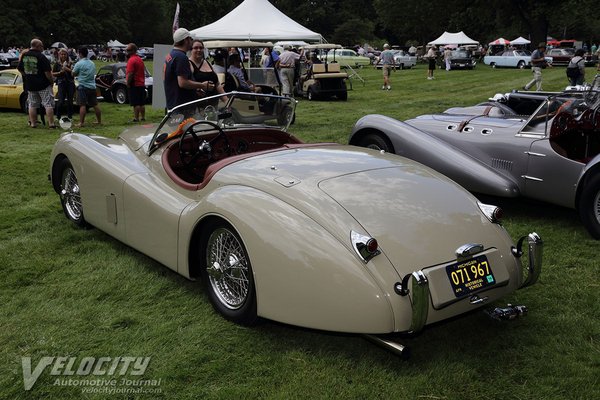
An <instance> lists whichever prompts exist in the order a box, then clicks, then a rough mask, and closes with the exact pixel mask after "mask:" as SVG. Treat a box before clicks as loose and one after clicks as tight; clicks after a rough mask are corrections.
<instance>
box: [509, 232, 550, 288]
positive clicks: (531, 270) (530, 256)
mask: <svg viewBox="0 0 600 400" xmlns="http://www.w3.org/2000/svg"><path fill="white" fill-rule="evenodd" d="M525 239H527V265H523V266H522V267H523V280H522V283H521V286H519V289H521V288H524V287H527V286H531V285H533V284H534V283H535V282H537V280H538V278H539V276H540V273H541V272H542V254H543V247H544V242H543V240H542V238H541V237H540V235H538V234H537V233H535V232H533V233H530V234H529V235H527V236H523V237H522V238H520V239H519V241H518V242H517V247H516V248H513V254H514V256H515V257H517V258H520V257H521V256H522V255H523V243H524V241H525Z"/></svg>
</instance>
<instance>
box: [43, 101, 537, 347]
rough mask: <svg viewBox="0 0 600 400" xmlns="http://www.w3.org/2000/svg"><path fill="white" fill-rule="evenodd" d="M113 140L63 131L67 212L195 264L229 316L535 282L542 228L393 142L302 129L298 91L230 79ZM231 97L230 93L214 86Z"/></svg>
mask: <svg viewBox="0 0 600 400" xmlns="http://www.w3.org/2000/svg"><path fill="white" fill-rule="evenodd" d="M226 96H227V97H224V96H223V97H221V98H219V97H211V98H207V99H203V100H199V101H196V102H192V103H188V104H185V105H182V106H179V107H177V108H175V109H173V110H171V111H170V112H168V114H167V115H166V116H165V117H164V119H163V120H162V122H161V123H160V124H159V125H158V126H136V127H133V128H130V129H127V130H125V131H124V132H123V133H122V134H121V135H120V136H119V137H118V138H117V139H108V138H104V137H99V136H93V135H84V134H79V133H72V132H71V133H64V134H63V135H62V136H61V137H60V139H59V140H58V141H57V143H56V145H55V146H54V150H53V152H52V158H51V165H50V174H51V175H50V179H51V182H52V185H53V187H54V189H55V190H56V192H57V193H58V194H59V196H60V200H61V203H62V207H63V209H64V212H65V214H66V216H67V217H68V218H69V219H70V220H72V221H73V222H74V223H76V224H78V225H85V224H90V225H92V226H94V227H96V228H98V229H100V230H102V231H104V232H106V233H108V234H109V235H111V236H113V237H115V238H117V239H118V240H120V241H122V242H124V243H126V244H127V245H129V246H131V247H133V248H135V249H137V250H139V251H140V252H142V253H144V254H146V255H148V256H149V257H152V258H154V259H156V260H157V261H159V262H160V263H162V264H164V265H166V266H167V267H168V268H171V269H172V270H174V271H176V272H178V273H179V274H181V275H183V276H185V277H186V278H189V279H196V278H201V279H202V281H203V283H204V285H205V287H206V290H207V293H208V296H209V298H210V301H211V302H212V304H213V305H214V308H215V309H216V310H217V311H218V312H219V313H221V314H222V315H223V316H224V317H225V318H228V319H230V320H233V321H235V322H237V323H241V324H252V323H254V322H255V321H256V320H257V318H258V317H263V318H267V319H271V320H275V321H280V322H284V323H288V324H293V325H298V326H303V327H309V328H316V329H321V330H328V331H338V332H351V333H361V334H367V335H370V336H369V337H370V338H371V339H374V340H376V341H378V342H379V343H381V344H384V345H387V346H388V348H392V349H394V351H396V352H398V353H401V351H402V350H403V347H402V345H400V344H398V343H395V342H389V341H386V340H384V339H382V338H381V337H380V336H376V335H378V334H389V333H395V332H403V333H404V332H416V331H419V330H421V329H422V328H423V327H424V326H425V325H427V324H431V323H434V322H438V321H441V320H445V319H448V318H452V317H455V316H457V315H460V314H464V313H467V312H469V311H471V310H474V309H476V308H478V307H481V306H483V305H486V304H490V303H492V302H493V301H495V300H497V299H499V298H501V297H502V296H505V295H507V294H509V293H511V292H514V291H515V290H517V289H519V288H521V287H524V286H528V285H530V284H532V283H534V282H535V281H536V280H537V278H538V276H539V274H540V270H541V257H542V241H541V239H540V238H539V236H538V235H537V234H535V233H531V234H529V235H526V236H524V237H523V238H522V239H521V240H519V241H518V243H517V244H516V245H515V244H514V243H513V241H512V240H511V238H510V236H509V235H508V234H507V232H506V231H505V229H504V228H503V227H502V225H501V224H500V221H499V217H500V210H499V209H498V208H496V207H494V206H490V205H486V204H482V203H480V202H479V201H478V200H477V199H476V198H475V197H473V196H472V195H471V194H470V193H469V192H467V191H466V190H464V189H463V188H462V187H460V186H458V185H457V184H455V183H454V182H452V181H450V180H449V179H447V178H445V177H444V176H443V175H441V174H439V173H437V172H435V171H433V170H432V169H430V168H428V167H425V166H423V165H421V164H419V163H416V162H414V161H411V160H409V159H406V158H401V157H398V156H396V155H394V154H387V153H383V152H379V151H375V150H372V149H365V148H360V147H354V146H345V145H339V144H306V143H302V142H301V141H300V140H298V139H297V138H295V137H294V136H292V135H291V134H290V133H288V132H287V128H288V125H289V124H290V122H291V119H292V118H293V115H294V110H295V100H293V99H292V98H288V97H280V96H274V95H260V94H248V93H238V92H232V93H228V94H227V95H226ZM219 100H221V101H219Z"/></svg>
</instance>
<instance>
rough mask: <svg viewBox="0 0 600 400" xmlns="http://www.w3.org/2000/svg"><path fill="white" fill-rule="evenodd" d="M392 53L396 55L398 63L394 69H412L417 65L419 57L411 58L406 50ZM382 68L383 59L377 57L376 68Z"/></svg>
mask: <svg viewBox="0 0 600 400" xmlns="http://www.w3.org/2000/svg"><path fill="white" fill-rule="evenodd" d="M392 52H393V53H394V62H395V63H396V66H395V67H394V69H405V68H412V67H414V66H415V65H416V64H417V56H409V55H408V53H407V52H405V51H404V50H392ZM382 67H383V62H382V61H381V57H377V59H376V62H375V68H377V69H381V68H382Z"/></svg>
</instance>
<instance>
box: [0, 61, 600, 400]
mask: <svg viewBox="0 0 600 400" xmlns="http://www.w3.org/2000/svg"><path fill="white" fill-rule="evenodd" d="M358 73H359V74H360V76H361V77H362V78H363V79H364V80H365V82H364V84H363V83H362V82H361V81H360V80H358V79H353V80H352V84H353V89H352V90H351V91H350V92H349V96H348V101H347V102H335V101H334V102H309V101H307V100H302V99H301V100H299V104H298V107H297V118H296V122H295V124H294V125H293V126H292V127H291V131H292V132H294V133H296V134H297V136H299V137H300V138H301V139H303V140H305V141H308V142H319V141H329V142H339V143H345V142H346V141H347V138H348V135H349V133H350V130H351V128H352V126H353V124H354V123H355V122H356V120H357V119H358V118H360V117H361V116H363V115H365V114H369V113H379V114H384V115H388V116H391V117H395V118H398V119H406V118H410V117H414V116H416V115H419V114H423V113H428V112H433V111H442V110H444V109H445V108H448V107H450V106H456V105H470V104H474V103H476V102H480V101H485V100H486V99H487V98H488V97H491V96H492V95H493V94H495V93H498V92H500V93H505V92H508V91H510V90H512V89H515V88H520V87H522V86H523V85H524V84H525V83H527V82H528V81H529V80H530V78H531V72H530V71H529V70H513V69H491V68H489V67H487V66H484V65H480V66H478V67H477V68H476V69H475V70H473V71H451V72H449V73H447V72H445V71H440V70H438V71H436V79H435V80H431V81H430V80H426V79H425V76H426V70H425V67H424V65H418V66H417V67H416V68H414V69H412V70H404V71H397V72H394V73H393V75H392V90H391V91H389V92H388V91H381V90H380V88H381V84H382V78H381V72H380V71H376V70H373V69H370V68H367V69H363V70H359V71H358ZM587 73H588V77H590V76H592V77H593V74H594V73H595V71H594V70H593V69H592V68H588V71H587ZM566 83H567V82H566V77H565V72H564V68H554V69H547V70H545V71H544V89H546V90H560V89H561V88H563V87H564V86H565V85H566ZM101 108H102V111H103V122H104V125H103V126H102V127H89V128H85V129H83V130H82V131H83V132H86V133H94V134H101V135H105V136H109V137H116V136H117V135H118V133H119V132H120V131H121V130H123V129H124V128H126V127H127V126H128V124H127V121H128V120H130V119H131V117H132V111H131V108H130V107H127V106H118V105H115V104H111V103H101ZM161 117H162V111H161V110H152V109H151V108H149V109H148V112H147V119H148V120H149V121H151V122H158V121H160V119H161ZM88 118H91V120H93V116H92V115H88ZM76 122H77V121H76ZM58 135H59V132H56V131H55V130H49V129H39V128H38V129H30V128H28V127H27V119H26V116H25V115H24V114H21V113H18V112H10V111H0V169H1V171H2V173H1V175H0V186H1V188H2V190H1V191H0V204H1V205H2V206H1V207H0V272H1V273H2V276H3V278H2V280H0V302H1V303H2V307H1V308H0V399H80V398H92V399H96V398H98V399H101V398H148V399H205V398H207V399H260V398H265V399H272V398H274V399H371V398H372V399H457V400H458V399H502V400H503V399H515V400H517V399H519V400H521V399H586V400H587V399H589V400H595V399H599V398H600V381H599V375H600V307H599V304H598V303H599V301H598V300H599V293H600V279H599V278H598V277H599V276H600V253H599V249H600V243H599V242H596V241H594V240H592V239H591V238H590V237H589V236H588V234H587V232H586V231H585V229H584V228H583V227H582V225H581V223H580V222H579V220H578V217H577V214H576V212H575V211H574V210H569V209H564V208H560V207H555V206H550V205H546V204H541V203H536V202H531V201H526V200H503V199H497V198H492V199H486V201H487V202H492V203H495V204H498V205H500V206H502V207H503V208H504V210H505V215H506V217H505V226H506V228H507V230H508V231H509V232H510V234H511V235H512V236H513V238H518V237H519V236H520V235H522V234H526V233H528V232H530V231H537V232H538V233H539V234H540V235H541V236H542V238H543V239H544V241H545V250H544V270H543V272H542V276H541V279H540V281H539V282H538V284H536V285H534V286H532V287H530V288H527V289H525V290H522V291H519V292H517V293H515V294H513V295H512V296H510V297H509V298H506V299H504V301H503V302H502V303H496V304H494V306H497V305H505V304H506V303H513V304H525V305H527V306H528V308H529V314H528V315H527V316H526V317H525V318H522V319H519V320H516V321H512V322H502V323H500V322H497V321H494V320H491V319H489V318H488V317H487V316H485V315H484V314H483V313H482V312H476V313H473V314H470V315H467V316H465V317H463V318H460V319H456V320H453V321H450V322H448V323H444V324H440V325H436V326H433V327H429V328H427V329H425V331H424V332H422V333H421V334H420V335H418V336H416V337H409V338H405V339H404V343H405V344H407V345H408V346H410V348H411V349H412V358H411V359H410V360H408V361H402V360H400V359H399V358H397V357H396V356H394V355H393V354H391V353H388V352H386V351H385V350H383V349H381V348H379V347H376V346H375V345H373V344H372V343H370V342H367V341H366V340H364V339H363V338H362V337H360V336H355V335H346V334H336V333H327V332H320V331H312V330H307V329H300V328H296V327H292V326H287V325H282V324H278V323H274V322H271V321H264V322H263V323H261V324H260V325H259V326H257V327H253V328H246V327H241V326H237V325H234V324H232V323H230V322H228V321H226V320H224V319H223V318H221V317H220V316H218V315H217V314H216V313H215V312H214V311H213V310H212V308H211V306H210V304H209V302H208V299H207V297H206V295H205V293H204V292H203V290H202V288H201V287H200V284H199V283H197V282H190V281H187V280H186V279H184V278H182V277H180V276H178V275H176V274H175V273H173V272H171V271H170V270H168V269H167V268H165V267H163V266H161V265H160V264H158V263H157V262H155V261H153V260H151V259H149V258H147V257H145V256H144V255H142V254H140V253H137V252H136V251H134V250H132V249H130V248H128V247H127V246H125V245H123V244H121V243H120V242H118V241H116V240H114V239H112V238H111V237H109V236H107V235H105V234H104V233H102V232H100V231H98V230H95V229H89V230H82V229H78V228H76V227H75V226H73V225H72V224H70V223H69V222H68V221H67V220H66V219H65V217H64V215H63V213H62V210H61V207H60V203H59V199H58V196H57V195H56V194H55V193H54V192H53V190H52V188H51V187H50V184H49V182H48V180H47V174H48V166H49V155H50V151H51V148H52V145H53V143H54V142H55V140H56V139H57V137H58ZM282 290H285V288H282ZM45 356H49V357H75V358H76V360H77V363H76V366H77V365H79V363H80V362H81V361H82V359H84V358H85V357H96V358H99V357H111V358H112V359H114V358H116V357H127V356H134V357H150V363H149V366H148V368H147V369H146V370H145V373H144V374H143V376H129V375H126V376H125V377H126V378H128V379H130V380H139V379H143V380H147V381H154V382H155V385H154V386H145V387H132V386H131V385H129V386H128V384H127V383H122V381H121V378H122V377H121V376H118V375H117V376H116V379H117V380H118V382H117V384H116V388H115V387H112V388H115V389H116V390H119V389H126V388H129V389H135V390H138V392H135V391H132V392H131V393H118V392H117V393H116V394H110V393H107V392H103V391H102V388H100V390H99V391H98V393H84V392H83V391H82V387H81V386H77V385H75V384H70V385H66V386H63V385H61V384H60V383H61V382H64V381H65V380H67V379H68V378H69V376H64V375H57V374H53V372H52V367H51V366H50V367H47V368H46V369H45V370H44V371H43V372H42V373H41V374H40V376H39V379H38V380H37V382H36V383H35V385H34V386H33V388H32V389H31V390H30V391H25V389H24V380H23V367H22V357H31V368H32V370H33V369H34V368H35V367H36V366H37V364H38V362H39V361H40V360H41V359H42V357H45ZM61 370H62V369H60V368H59V369H58V370H57V371H55V372H60V371H61ZM71 378H73V380H77V379H91V378H92V377H90V376H83V377H77V376H74V377H71ZM95 378H102V379H105V380H108V379H109V378H110V377H104V376H100V377H95ZM87 388H90V386H88V387H87ZM96 388H98V387H96ZM107 389H111V387H108V388H107ZM139 389H141V390H139Z"/></svg>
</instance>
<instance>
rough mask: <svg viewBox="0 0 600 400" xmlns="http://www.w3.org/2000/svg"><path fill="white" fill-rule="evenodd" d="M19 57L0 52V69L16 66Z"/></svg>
mask: <svg viewBox="0 0 600 400" xmlns="http://www.w3.org/2000/svg"><path fill="white" fill-rule="evenodd" d="M18 64H19V57H15V56H13V55H12V54H10V53H0V69H9V68H17V65H18Z"/></svg>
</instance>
